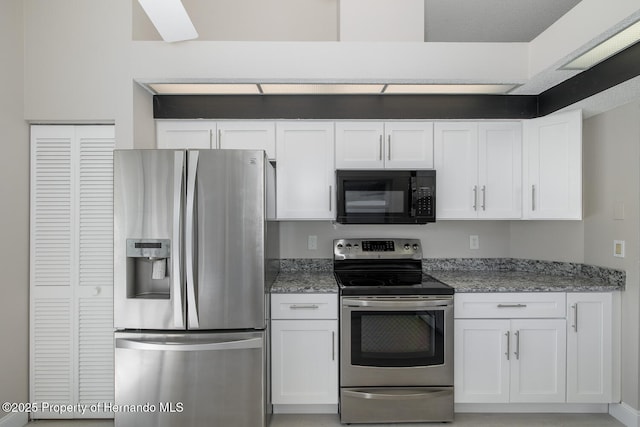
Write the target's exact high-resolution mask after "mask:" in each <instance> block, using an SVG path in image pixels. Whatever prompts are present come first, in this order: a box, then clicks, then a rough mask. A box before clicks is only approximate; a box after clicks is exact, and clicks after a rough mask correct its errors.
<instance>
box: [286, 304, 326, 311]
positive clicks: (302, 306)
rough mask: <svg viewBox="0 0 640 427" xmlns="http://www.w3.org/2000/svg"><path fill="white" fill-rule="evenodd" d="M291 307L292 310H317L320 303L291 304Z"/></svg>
mask: <svg viewBox="0 0 640 427" xmlns="http://www.w3.org/2000/svg"><path fill="white" fill-rule="evenodd" d="M289 308H290V309H292V310H317V309H319V308H320V306H319V305H318V304H291V305H290V306H289Z"/></svg>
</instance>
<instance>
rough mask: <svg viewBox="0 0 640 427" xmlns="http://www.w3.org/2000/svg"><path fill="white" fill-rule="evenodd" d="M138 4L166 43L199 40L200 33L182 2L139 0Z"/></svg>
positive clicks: (172, 0)
mask: <svg viewBox="0 0 640 427" xmlns="http://www.w3.org/2000/svg"><path fill="white" fill-rule="evenodd" d="M138 3H140V6H142V9H144V12H145V13H146V14H147V16H148V17H149V19H150V20H151V22H152V23H153V25H154V26H155V27H156V30H158V32H159V33H160V36H162V39H163V40H164V41H166V42H178V41H184V40H191V39H195V38H198V32H197V31H196V29H195V27H194V26H193V22H191V19H190V18H189V15H188V14H187V11H186V10H185V8H184V5H183V4H182V2H181V1H180V0H138Z"/></svg>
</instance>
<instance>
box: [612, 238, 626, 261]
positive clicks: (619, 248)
mask: <svg viewBox="0 0 640 427" xmlns="http://www.w3.org/2000/svg"><path fill="white" fill-rule="evenodd" d="M613 256H614V257H618V258H624V240H614V241H613Z"/></svg>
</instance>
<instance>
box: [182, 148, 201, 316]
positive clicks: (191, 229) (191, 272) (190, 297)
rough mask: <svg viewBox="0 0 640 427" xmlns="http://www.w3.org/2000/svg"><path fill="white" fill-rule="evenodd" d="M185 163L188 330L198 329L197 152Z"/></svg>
mask: <svg viewBox="0 0 640 427" xmlns="http://www.w3.org/2000/svg"><path fill="white" fill-rule="evenodd" d="M188 153H189V158H188V161H187V167H188V172H187V213H186V221H185V222H186V237H185V252H186V258H187V259H186V270H187V316H188V317H189V322H188V325H189V326H188V328H189V329H198V328H199V327H200V321H199V320H198V305H197V304H196V282H195V269H196V263H195V256H194V251H195V248H194V244H195V237H194V236H195V209H196V194H195V192H196V173H197V170H198V155H199V152H198V151H195V150H194V151H189V152H188Z"/></svg>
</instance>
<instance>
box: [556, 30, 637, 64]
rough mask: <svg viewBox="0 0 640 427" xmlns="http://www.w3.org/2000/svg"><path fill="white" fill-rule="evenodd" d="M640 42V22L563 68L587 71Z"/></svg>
mask: <svg viewBox="0 0 640 427" xmlns="http://www.w3.org/2000/svg"><path fill="white" fill-rule="evenodd" d="M639 40H640V21H638V22H636V23H635V24H633V25H630V26H629V27H627V28H625V29H624V30H622V31H620V32H619V33H617V34H615V35H614V36H612V37H610V38H608V39H607V40H605V41H603V42H602V43H600V44H598V45H597V46H595V47H594V48H592V49H591V50H588V51H587V52H585V53H583V54H582V55H580V56H579V57H577V58H576V59H574V60H573V61H571V62H569V63H568V64H565V65H563V66H562V67H561V69H563V70H586V69H587V68H591V67H593V66H594V65H596V64H598V63H600V62H602V61H604V60H605V59H607V58H609V57H610V56H613V55H615V54H616V53H618V52H620V51H621V50H623V49H626V48H627V47H629V46H631V45H632V44H634V43H636V42H638V41H639Z"/></svg>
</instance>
